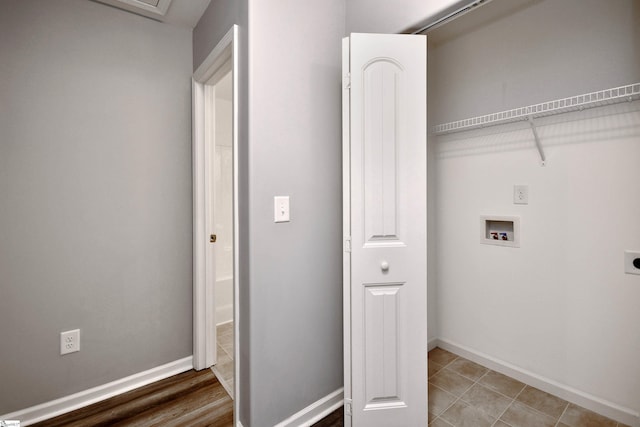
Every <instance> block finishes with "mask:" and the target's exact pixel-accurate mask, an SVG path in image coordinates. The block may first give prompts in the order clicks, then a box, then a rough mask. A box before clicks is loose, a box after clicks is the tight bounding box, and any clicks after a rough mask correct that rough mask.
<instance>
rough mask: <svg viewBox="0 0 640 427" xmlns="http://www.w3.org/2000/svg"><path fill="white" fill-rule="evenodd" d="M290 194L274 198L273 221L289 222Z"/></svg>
mask: <svg viewBox="0 0 640 427" xmlns="http://www.w3.org/2000/svg"><path fill="white" fill-rule="evenodd" d="M289 221H291V215H290V211H289V196H276V197H274V198H273V222H289Z"/></svg>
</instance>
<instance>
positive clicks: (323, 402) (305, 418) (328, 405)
mask: <svg viewBox="0 0 640 427" xmlns="http://www.w3.org/2000/svg"><path fill="white" fill-rule="evenodd" d="M343 403H344V388H339V389H338V390H336V391H334V392H333V393H330V394H328V395H326V396H325V397H323V398H322V399H320V400H318V401H316V402H314V403H312V404H311V405H309V406H307V407H306V408H304V409H303V410H301V411H299V412H297V413H295V414H293V415H292V416H290V417H289V418H287V419H286V420H284V421H282V422H280V423H278V424H276V425H275V427H294V426H296V427H308V426H310V425H312V424H314V423H317V422H318V421H320V420H321V419H323V418H324V417H326V416H327V415H329V414H330V413H332V412H333V411H335V410H336V409H338V408H339V407H341V406H342V405H343Z"/></svg>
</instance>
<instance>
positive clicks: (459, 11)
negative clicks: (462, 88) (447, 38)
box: [411, 0, 491, 34]
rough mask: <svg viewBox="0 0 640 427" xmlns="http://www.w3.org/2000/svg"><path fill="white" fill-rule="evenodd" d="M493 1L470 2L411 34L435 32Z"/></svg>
mask: <svg viewBox="0 0 640 427" xmlns="http://www.w3.org/2000/svg"><path fill="white" fill-rule="evenodd" d="M490 1H491V0H475V1H472V2H470V3H469V4H467V5H466V6H462V7H461V8H460V9H456V10H454V11H453V12H451V13H449V14H447V15H445V16H443V17H441V18H439V19H436V20H435V21H433V22H430V23H429V24H427V25H425V26H424V27H421V28H418V29H417V30H415V31H413V32H412V33H411V34H422V33H425V32H428V31H430V30H435V29H436V28H438V27H439V26H441V25H444V24H446V23H447V22H449V21H452V20H454V19H456V18H459V17H460V16H462V15H464V14H466V13H467V12H470V11H471V10H472V9H474V8H476V7H478V6H480V5H481V4H482V3H488V2H490Z"/></svg>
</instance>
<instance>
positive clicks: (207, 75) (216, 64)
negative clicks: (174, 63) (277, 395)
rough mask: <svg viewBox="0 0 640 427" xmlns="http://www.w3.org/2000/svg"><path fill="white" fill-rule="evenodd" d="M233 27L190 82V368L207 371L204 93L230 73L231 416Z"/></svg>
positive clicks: (211, 351) (209, 287)
mask: <svg viewBox="0 0 640 427" xmlns="http://www.w3.org/2000/svg"><path fill="white" fill-rule="evenodd" d="M238 46H239V43H238V26H237V25H233V26H232V27H231V28H230V29H229V31H228V32H227V33H226V34H225V36H224V37H223V38H222V39H221V40H220V42H218V44H217V45H216V46H215V47H214V48H213V50H212V51H211V53H210V54H209V55H208V56H207V58H206V59H205V60H204V61H203V62H202V64H201V65H200V66H199V67H198V69H197V70H196V71H195V72H194V73H193V76H192V96H193V98H192V102H193V104H192V144H193V146H192V168H193V177H192V179H193V367H194V369H196V370H201V369H206V368H209V367H210V366H211V365H212V364H213V363H214V362H215V360H214V358H215V357H214V356H215V321H212V319H215V302H214V298H213V297H214V284H215V280H208V279H209V278H208V277H207V271H206V265H207V263H206V253H207V245H208V244H209V241H208V236H207V234H206V233H207V216H206V212H207V211H206V202H207V200H208V197H207V194H206V193H207V182H206V179H207V176H208V173H207V171H206V170H207V167H208V166H210V165H208V164H207V163H208V162H207V159H206V153H207V152H208V150H207V149H206V137H205V127H206V123H207V118H206V117H205V104H206V103H205V99H206V96H205V91H206V86H207V85H208V82H209V81H210V80H211V79H212V77H214V76H215V75H216V74H218V73H220V72H221V71H223V70H225V67H228V64H230V65H231V72H232V99H233V101H232V121H233V123H232V139H233V141H232V146H233V321H234V324H233V329H234V331H233V332H234V350H233V351H234V360H235V361H236V363H234V371H235V372H234V412H236V410H237V407H238V396H239V395H240V393H239V392H238V390H239V381H238V377H239V365H240V364H239V363H237V360H238V354H239V348H240V346H239V339H238V338H239V334H238V331H239V319H238V317H239V316H238V313H239V310H238V307H239V306H238V303H239V291H238V289H239V277H240V275H239V266H238V259H239V258H238V255H239V219H238V156H237V153H238V123H239V118H238V99H239V98H238V82H239V79H238V75H239V71H240V70H239V66H238V59H239V56H238Z"/></svg>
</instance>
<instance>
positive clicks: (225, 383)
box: [211, 322, 234, 399]
mask: <svg viewBox="0 0 640 427" xmlns="http://www.w3.org/2000/svg"><path fill="white" fill-rule="evenodd" d="M216 333H217V338H218V340H217V346H216V348H217V353H218V363H216V364H215V365H214V366H213V367H211V370H212V371H213V373H214V374H215V375H216V377H217V378H218V380H219V381H220V383H221V384H222V387H224V389H225V390H226V391H227V393H229V396H231V398H232V399H233V370H234V363H233V322H229V323H224V324H222V325H218V326H217V327H216Z"/></svg>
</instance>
